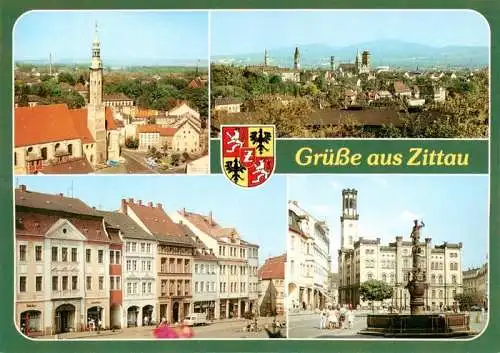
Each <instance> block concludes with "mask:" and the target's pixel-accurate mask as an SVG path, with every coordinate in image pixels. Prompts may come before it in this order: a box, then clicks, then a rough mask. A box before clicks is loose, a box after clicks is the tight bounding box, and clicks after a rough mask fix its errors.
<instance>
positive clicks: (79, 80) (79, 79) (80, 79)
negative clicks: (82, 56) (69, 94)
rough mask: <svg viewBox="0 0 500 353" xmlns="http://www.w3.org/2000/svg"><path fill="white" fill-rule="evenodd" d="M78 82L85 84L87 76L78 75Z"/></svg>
mask: <svg viewBox="0 0 500 353" xmlns="http://www.w3.org/2000/svg"><path fill="white" fill-rule="evenodd" d="M76 82H77V83H81V84H82V85H84V84H85V77H83V75H80V76H78V80H77V81H76Z"/></svg>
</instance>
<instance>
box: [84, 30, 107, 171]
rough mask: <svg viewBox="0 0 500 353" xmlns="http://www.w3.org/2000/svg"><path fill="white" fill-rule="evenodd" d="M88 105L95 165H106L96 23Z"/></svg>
mask: <svg viewBox="0 0 500 353" xmlns="http://www.w3.org/2000/svg"><path fill="white" fill-rule="evenodd" d="M89 69H90V84H89V104H88V105H87V127H88V129H89V131H90V133H91V134H92V137H93V138H94V140H95V157H96V160H95V163H106V160H107V147H106V115H105V106H104V102H103V101H102V98H103V97H102V95H103V82H102V76H103V67H102V60H101V44H100V42H99V38H98V36H97V23H96V25H95V35H94V40H93V42H92V62H91V64H90V68H89Z"/></svg>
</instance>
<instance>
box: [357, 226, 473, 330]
mask: <svg viewBox="0 0 500 353" xmlns="http://www.w3.org/2000/svg"><path fill="white" fill-rule="evenodd" d="M422 227H424V223H423V222H421V223H420V224H418V221H415V225H414V226H413V230H412V232H411V238H412V269H411V271H410V272H409V273H408V276H409V279H408V283H407V285H406V288H407V289H408V291H409V292H410V310H411V314H410V315H408V314H402V313H399V314H393V313H390V314H368V315H367V316H366V328H365V329H363V330H361V331H359V334H362V335H372V336H384V337H401V338H410V337H416V338H429V337H431V338H450V337H463V336H471V335H475V334H477V332H475V331H472V330H471V329H470V318H469V315H468V314H464V313H440V314H436V313H425V301H424V297H425V291H426V289H427V286H428V284H427V279H426V273H425V270H424V266H422V265H423V264H422V261H423V258H422V255H423V249H422V246H421V245H420V229H421V228H422Z"/></svg>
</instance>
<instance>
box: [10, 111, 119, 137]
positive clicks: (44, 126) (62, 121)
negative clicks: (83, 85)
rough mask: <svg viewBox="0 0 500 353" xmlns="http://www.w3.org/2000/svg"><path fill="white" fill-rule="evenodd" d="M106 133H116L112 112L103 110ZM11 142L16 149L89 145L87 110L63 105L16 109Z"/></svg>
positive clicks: (90, 135)
mask: <svg viewBox="0 0 500 353" xmlns="http://www.w3.org/2000/svg"><path fill="white" fill-rule="evenodd" d="M105 118H106V121H107V128H108V130H114V129H116V127H117V126H116V123H115V121H114V120H113V113H112V111H111V108H106V110H105ZM14 130H15V131H14V142H15V146H16V147H21V146H28V145H36V144H40V143H47V142H56V141H63V140H72V139H81V140H82V143H84V144H85V143H92V142H94V141H95V140H94V138H93V137H92V134H91V133H90V131H89V129H88V127H87V108H80V109H68V106H67V105H66V104H50V105H36V106H34V107H18V108H16V109H15V127H14Z"/></svg>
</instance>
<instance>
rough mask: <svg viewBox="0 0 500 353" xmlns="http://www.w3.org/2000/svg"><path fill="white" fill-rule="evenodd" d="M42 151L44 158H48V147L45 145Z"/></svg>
mask: <svg viewBox="0 0 500 353" xmlns="http://www.w3.org/2000/svg"><path fill="white" fill-rule="evenodd" d="M40 151H41V153H42V159H43V160H46V159H47V147H43V148H42V149H41V150H40Z"/></svg>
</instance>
